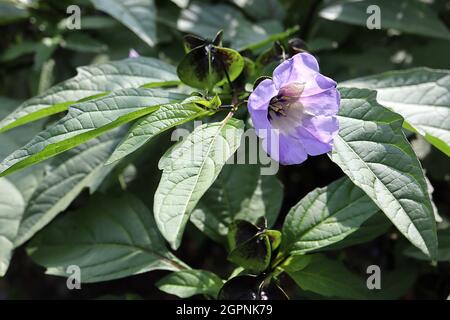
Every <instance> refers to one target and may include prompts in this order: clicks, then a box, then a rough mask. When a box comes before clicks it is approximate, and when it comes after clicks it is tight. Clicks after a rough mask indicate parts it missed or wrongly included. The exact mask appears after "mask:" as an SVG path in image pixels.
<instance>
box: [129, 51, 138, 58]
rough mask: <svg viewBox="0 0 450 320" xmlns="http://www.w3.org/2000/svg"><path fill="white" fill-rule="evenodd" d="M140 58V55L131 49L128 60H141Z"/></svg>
mask: <svg viewBox="0 0 450 320" xmlns="http://www.w3.org/2000/svg"><path fill="white" fill-rule="evenodd" d="M139 57H140V55H139V53H138V52H137V51H136V50H134V49H130V51H129V52H128V58H139Z"/></svg>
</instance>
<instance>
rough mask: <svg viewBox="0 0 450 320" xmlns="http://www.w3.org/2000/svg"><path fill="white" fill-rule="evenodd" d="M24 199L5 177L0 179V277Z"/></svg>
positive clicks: (8, 254)
mask: <svg viewBox="0 0 450 320" xmlns="http://www.w3.org/2000/svg"><path fill="white" fill-rule="evenodd" d="M24 209H25V201H24V199H23V197H22V194H21V193H20V191H19V190H17V188H16V187H15V186H14V185H13V184H12V183H11V182H9V181H8V180H6V179H5V178H1V179H0V277H2V276H4V275H5V273H6V270H7V269H8V265H9V261H10V259H11V255H12V250H13V248H14V238H15V237H16V234H17V230H18V229H19V223H20V219H21V217H22V214H23V210H24Z"/></svg>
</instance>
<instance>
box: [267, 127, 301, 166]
mask: <svg viewBox="0 0 450 320" xmlns="http://www.w3.org/2000/svg"><path fill="white" fill-rule="evenodd" d="M262 146H263V149H264V150H265V151H266V152H267V154H269V156H270V157H271V158H272V159H274V160H275V161H278V162H279V163H281V164H283V165H291V164H299V163H302V162H303V161H305V160H306V159H307V158H308V154H307V153H306V150H305V149H304V147H303V145H302V142H301V141H300V140H299V139H296V138H295V137H292V136H285V135H283V134H280V133H279V131H278V130H275V129H274V130H271V134H270V135H268V136H267V137H266V139H264V140H263V142H262Z"/></svg>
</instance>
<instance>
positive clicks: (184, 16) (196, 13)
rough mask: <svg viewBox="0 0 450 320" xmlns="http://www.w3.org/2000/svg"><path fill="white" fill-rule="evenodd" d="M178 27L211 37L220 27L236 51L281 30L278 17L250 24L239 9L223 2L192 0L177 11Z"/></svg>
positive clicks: (264, 40) (181, 29)
mask: <svg viewBox="0 0 450 320" xmlns="http://www.w3.org/2000/svg"><path fill="white" fill-rule="evenodd" d="M177 27H178V29H179V30H180V31H184V32H188V33H193V34H196V35H198V36H202V37H205V38H208V39H212V38H213V37H214V35H215V34H216V33H217V31H218V30H221V29H223V31H224V33H223V34H224V40H225V41H226V42H230V43H231V46H232V47H233V48H235V49H237V50H239V51H241V50H244V49H247V48H251V47H253V46H255V45H257V44H259V43H261V42H263V43H265V42H266V41H267V39H268V38H269V37H271V36H273V35H275V34H278V33H281V32H282V31H283V29H282V25H281V24H280V23H279V22H278V21H269V22H264V23H259V24H252V23H251V22H249V21H248V20H247V19H246V18H245V17H244V16H243V15H242V13H241V12H240V11H239V10H237V9H235V8H233V7H231V6H229V5H226V4H215V5H212V4H205V3H201V4H200V3H192V4H191V5H190V6H189V7H188V8H186V9H183V10H182V11H181V16H180V18H179V19H178V21H177Z"/></svg>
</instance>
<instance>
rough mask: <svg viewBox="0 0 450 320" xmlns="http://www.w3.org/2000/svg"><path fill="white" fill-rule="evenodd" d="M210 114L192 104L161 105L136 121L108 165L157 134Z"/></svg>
mask: <svg viewBox="0 0 450 320" xmlns="http://www.w3.org/2000/svg"><path fill="white" fill-rule="evenodd" d="M210 113H211V111H209V110H205V109H203V108H201V107H199V106H198V105H196V104H194V103H175V104H167V105H163V106H161V107H160V108H159V109H158V110H156V111H155V112H153V113H151V114H150V115H148V116H146V117H144V118H142V119H139V120H137V121H136V123H135V124H134V125H133V126H132V127H131V129H130V131H129V132H128V134H127V136H126V137H125V138H124V139H123V140H122V142H121V143H120V145H119V146H118V147H117V148H116V150H115V151H114V153H113V154H112V155H111V157H110V159H109V160H108V163H113V162H116V161H118V160H120V159H122V158H124V157H126V156H127V155H129V154H130V153H132V152H134V151H136V150H137V149H139V148H140V147H142V146H143V145H144V144H146V143H147V142H149V141H150V140H151V139H152V138H154V137H155V136H157V135H158V134H161V133H163V132H165V131H167V130H169V129H171V128H173V127H176V126H178V125H180V124H183V123H185V122H188V121H191V120H194V119H197V118H200V117H203V116H205V115H208V114H210Z"/></svg>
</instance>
